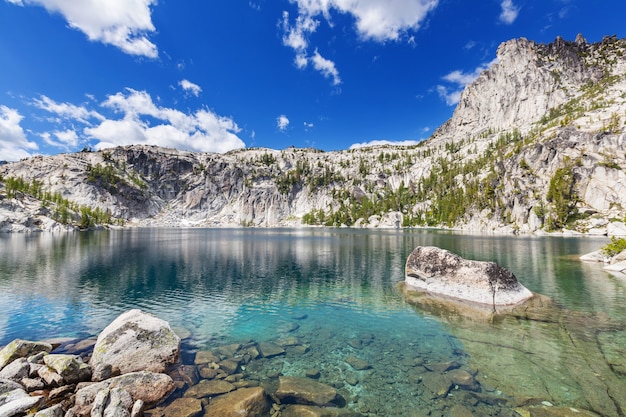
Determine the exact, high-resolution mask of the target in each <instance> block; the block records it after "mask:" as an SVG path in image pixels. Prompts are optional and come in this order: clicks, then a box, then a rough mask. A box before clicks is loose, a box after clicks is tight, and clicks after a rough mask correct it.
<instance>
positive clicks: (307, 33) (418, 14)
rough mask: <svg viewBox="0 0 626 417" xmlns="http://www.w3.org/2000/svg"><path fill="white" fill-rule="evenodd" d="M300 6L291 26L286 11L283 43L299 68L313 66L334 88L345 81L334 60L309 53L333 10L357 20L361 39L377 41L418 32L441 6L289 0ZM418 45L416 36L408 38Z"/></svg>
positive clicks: (421, 1)
mask: <svg viewBox="0 0 626 417" xmlns="http://www.w3.org/2000/svg"><path fill="white" fill-rule="evenodd" d="M289 1H290V2H291V3H293V4H296V5H297V7H298V15H297V17H296V18H295V21H293V23H291V19H290V16H289V13H288V12H286V11H285V12H283V16H282V22H281V25H280V26H281V27H282V30H283V39H282V40H283V44H284V45H285V46H288V47H290V48H292V49H293V50H294V51H295V53H296V56H295V58H294V63H295V65H296V67H298V68H300V69H303V68H305V67H306V66H307V65H308V64H309V63H312V64H313V67H314V68H315V69H316V70H318V71H320V72H321V73H322V74H323V75H324V76H325V77H327V78H331V79H332V81H333V84H334V85H337V84H338V83H340V82H341V78H340V77H339V72H338V70H337V69H336V65H335V63H334V62H333V61H330V60H329V59H327V58H322V57H321V55H320V54H319V52H317V49H316V52H315V53H314V54H313V55H310V53H309V45H310V37H311V36H312V35H313V34H314V33H315V32H316V30H317V28H318V27H319V25H320V18H324V19H325V20H326V21H327V22H328V23H329V24H330V25H331V26H332V24H333V23H332V19H331V11H336V12H339V13H342V14H347V15H350V16H352V17H353V18H354V21H355V29H356V33H357V34H358V36H359V37H360V38H361V39H364V40H374V41H377V42H385V41H390V40H391V41H397V40H400V39H401V38H402V37H403V36H404V35H405V34H406V33H408V32H409V31H415V30H418V29H419V28H420V26H421V23H422V22H423V20H424V19H425V18H426V16H427V15H428V13H429V12H430V11H432V10H434V9H435V8H436V7H437V4H438V0H388V1H385V2H381V1H376V0H289ZM406 40H407V42H409V43H414V42H415V40H414V38H413V37H412V36H406Z"/></svg>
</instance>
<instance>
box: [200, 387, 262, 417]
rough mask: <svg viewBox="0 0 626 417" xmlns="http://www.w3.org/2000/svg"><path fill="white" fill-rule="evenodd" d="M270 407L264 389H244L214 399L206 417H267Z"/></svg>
mask: <svg viewBox="0 0 626 417" xmlns="http://www.w3.org/2000/svg"><path fill="white" fill-rule="evenodd" d="M269 407H270V405H269V402H268V400H267V397H266V396H265V390H263V388H261V387H255V388H242V389H238V390H237V391H233V392H231V393H228V394H225V395H221V396H219V397H217V398H215V399H213V400H212V401H211V402H210V403H209V405H208V406H207V407H206V409H205V412H204V417H257V416H263V415H265V412H266V411H267V410H268V409H269Z"/></svg>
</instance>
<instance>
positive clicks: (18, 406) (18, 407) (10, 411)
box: [0, 393, 44, 417]
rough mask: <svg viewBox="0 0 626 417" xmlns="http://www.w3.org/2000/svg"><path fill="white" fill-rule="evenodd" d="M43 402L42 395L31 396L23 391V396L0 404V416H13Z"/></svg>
mask: <svg viewBox="0 0 626 417" xmlns="http://www.w3.org/2000/svg"><path fill="white" fill-rule="evenodd" d="M43 402H44V397H43V396H36V397H31V396H30V395H28V394H26V393H24V395H23V396H19V397H18V398H15V399H13V400H12V401H9V402H7V403H6V404H3V405H1V406H0V417H13V416H16V415H18V414H22V413H25V412H27V411H28V410H30V409H31V408H33V407H36V406H38V405H40V404H42V403H43Z"/></svg>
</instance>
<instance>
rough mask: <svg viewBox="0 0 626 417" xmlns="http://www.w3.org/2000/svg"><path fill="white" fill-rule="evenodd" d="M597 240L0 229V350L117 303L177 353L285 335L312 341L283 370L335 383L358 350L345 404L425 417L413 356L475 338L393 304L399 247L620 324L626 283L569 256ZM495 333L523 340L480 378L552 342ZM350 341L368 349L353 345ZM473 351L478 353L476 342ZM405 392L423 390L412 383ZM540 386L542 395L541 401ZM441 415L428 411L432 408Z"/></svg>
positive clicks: (446, 351) (529, 329) (83, 326)
mask: <svg viewBox="0 0 626 417" xmlns="http://www.w3.org/2000/svg"><path fill="white" fill-rule="evenodd" d="M605 241H606V240H605V239H598V238H555V237H520V238H516V237H511V236H484V235H470V234H454V233H446V232H435V231H396V230H393V231H363V230H350V229H301V230H300V229H269V230H267V229H189V230H184V229H183V230H181V229H172V230H163V229H134V230H119V231H106V232H94V233H73V234H60V235H55V234H38V235H2V236H0V344H5V343H7V342H8V341H10V340H12V339H14V338H18V337H20V338H27V339H43V338H47V337H53V336H66V335H67V336H80V337H86V336H92V335H95V334H98V333H99V332H100V331H101V330H102V328H104V327H105V326H106V325H107V324H108V323H109V322H110V321H112V320H113V319H114V318H115V317H116V316H117V315H119V314H120V313H121V312H122V311H125V310H127V309H130V308H142V309H144V310H146V311H149V312H152V313H154V314H156V315H158V316H159V317H161V318H163V319H165V320H167V321H169V322H170V323H171V324H172V325H173V326H174V327H175V328H184V329H185V330H184V331H185V334H186V336H187V337H186V339H185V347H186V349H190V350H193V349H202V348H206V347H210V346H214V345H216V344H220V343H222V344H224V343H229V342H238V341H244V340H249V339H253V340H256V341H262V340H275V339H276V338H280V337H283V336H284V334H285V332H291V331H293V332H295V333H293V334H295V335H297V336H298V337H300V338H302V339H303V340H304V341H305V342H306V344H307V345H308V346H310V347H311V351H310V352H311V353H307V354H303V355H301V356H298V357H294V358H289V359H288V362H289V363H288V364H286V362H285V359H284V358H282V359H280V360H281V361H283V362H284V363H282V364H281V366H284V368H281V369H284V371H283V373H286V372H294V373H297V372H298V370H302V369H305V368H306V367H310V366H312V364H315V365H316V366H320V364H324V366H325V367H326V368H324V369H327V371H326V376H327V377H328V378H331V377H332V375H335V376H337V375H339V376H341V377H343V376H345V375H349V374H351V373H353V372H354V371H353V370H351V368H350V367H348V365H346V364H345V362H344V359H345V357H346V356H347V355H349V354H354V353H355V352H357V353H358V354H359V355H360V357H362V358H364V359H366V360H368V361H369V362H370V363H372V364H373V369H372V370H370V371H367V372H369V373H368V374H363V375H361V376H359V378H362V379H361V383H359V384H357V385H354V386H350V387H348V386H346V388H345V389H346V390H347V391H349V395H348V394H346V395H348V396H349V397H350V398H352V399H353V401H354V402H355V403H361V404H365V405H364V407H366V408H367V409H369V410H371V412H372V413H376V412H378V413H379V415H414V414H412V411H411V410H415V409H417V408H419V407H425V406H427V407H428V408H427V409H428V410H431V411H433V410H435V411H433V412H435V414H436V412H438V411H436V409H432V407H439V406H437V405H433V404H432V401H431V399H430V398H429V397H428V398H425V397H423V396H422V395H419V396H418V395H417V394H416V392H417V391H416V390H417V388H416V384H418V383H420V381H421V379H420V378H422V372H425V371H424V370H423V369H422V368H420V366H421V365H419V366H418V365H416V363H415V359H416V358H419V359H420V360H422V361H425V362H426V363H428V362H437V361H448V360H457V361H460V362H462V363H463V364H466V362H467V361H468V360H472V358H469V357H468V356H467V354H468V351H469V350H468V349H466V347H464V344H465V345H468V344H469V343H470V342H472V339H471V338H472V337H476V336H477V335H478V333H476V332H475V331H474V330H471V329H470V330H469V331H462V330H463V327H462V326H458V325H457V324H454V323H452V325H451V326H452V327H446V326H445V324H442V322H441V321H440V320H439V319H437V320H433V319H431V318H429V317H428V316H427V315H426V314H423V313H419V312H418V313H416V312H415V311H414V310H413V309H412V308H411V307H409V306H407V305H406V304H405V302H404V300H403V298H402V297H401V296H400V295H399V294H398V293H397V292H396V290H395V284H396V283H398V282H400V281H402V280H403V279H404V265H405V260H406V257H407V256H408V254H409V253H410V252H411V250H412V249H413V248H414V247H416V246H418V245H435V246H439V247H443V248H446V249H449V250H451V251H453V252H456V253H458V254H460V255H461V256H464V257H467V258H471V259H479V260H493V261H496V262H498V263H500V264H501V265H503V266H505V267H506V268H508V269H510V270H511V271H513V272H514V273H515V275H516V276H517V277H518V278H519V279H520V280H521V281H522V283H523V284H524V285H526V286H527V287H528V288H530V289H531V290H532V291H535V292H539V293H543V294H546V295H548V296H550V297H553V298H554V299H555V300H556V302H557V303H558V304H559V305H560V306H562V307H564V308H567V309H570V310H576V311H579V312H583V313H590V312H601V313H603V314H605V315H606V316H607V317H609V318H611V319H613V320H617V321H622V322H626V283H625V282H624V281H623V280H620V279H618V278H615V277H613V276H611V275H609V274H607V273H606V272H604V271H602V270H601V268H600V267H599V266H598V265H589V264H582V263H580V262H579V261H578V260H577V259H576V256H574V255H579V254H582V253H586V252H590V251H592V250H595V249H597V248H598V247H599V246H601V245H602V244H604V243H605ZM295 317H306V319H305V320H301V321H298V320H295V319H294V318H295ZM294 321H296V322H297V323H296V325H294ZM585 323H588V322H585ZM586 325H588V324H586ZM499 326H500V327H498V328H497V329H495V330H494V329H487V330H486V331H485V333H484V334H485V335H486V336H485V337H487V338H488V337H492V338H493V333H492V332H493V331H496V333H497V334H498V335H501V336H502V337H504V336H503V335H506V333H507V332H510V331H513V332H515V331H518V332H519V334H521V335H524V337H523V340H522V341H520V342H519V343H520V349H519V352H520V354H521V355H522V356H521V357H520V358H517V357H515V356H510V355H509V356H504V355H500V356H499V357H500V358H502V360H501V361H495V362H493V364H492V365H493V369H491V370H489V369H481V372H483V373H484V374H486V375H488V374H490V373H493V372H498V370H497V367H498V366H501V367H509V368H510V367H512V366H513V364H512V363H507V362H506V360H511V361H513V362H519V363H525V362H524V361H533V360H534V359H533V358H534V356H533V355H525V356H524V354H523V352H526V351H527V350H526V349H525V347H524V344H525V343H532V344H534V345H536V346H550V345H554V343H555V342H554V340H556V339H558V338H556V339H555V337H554V335H552V334H549V332H546V330H545V329H544V328H542V327H541V326H542V325H541V324H540V323H539V324H533V326H529V325H528V324H527V323H526V324H524V323H522V322H506V323H501V324H500V325H499ZM516 326H517V328H516ZM290 334H291V333H290ZM490 334H491V336H489V335H490ZM583 334H584V332H583ZM459 338H460V340H461V341H462V343H460V342H459ZM620 339H621V337H620ZM351 340H361V341H369V342H368V343H370V344H369V345H368V347H367V349H363V350H362V351H354V349H353V348H352V347H350V346H351V345H350V341H351ZM477 343H478V346H481V345H480V343H482V341H478V342H477ZM601 343H602V349H603V352H605V354H606V355H607V356H610V357H612V358H613V359H612V363H613V364H615V366H617V365H616V364H617V363H618V359H619V355H620V352H622V351H621V350H619V348H614V346H615V345H618V346H619V343H614V344H611V340H610V338H606V337H605V338H604V339H603V340H602V341H601ZM475 345H476V343H474V346H475ZM559 349H561V347H560V346H552V347H551V348H550V349H548V348H546V352H558V354H557V353H554V355H553V356H549V357H550V360H549V361H548V362H546V363H550V364H554V366H553V368H554V367H556V366H557V364H558V366H564V364H567V361H568V357H569V355H570V354H571V353H572V352H568V351H563V350H559ZM470 350H473V349H470ZM472 354H473V355H474V356H475V358H474V359H475V360H479V359H481V360H483V359H484V361H481V363H484V364H486V365H485V366H489V355H490V354H491V355H497V352H496V351H495V350H490V349H484V348H483V349H482V350H481V349H480V348H478V349H476V351H475V352H473V353H472ZM481 354H483V355H484V356H485V357H484V358H481V357H480V356H481ZM549 355H552V353H549ZM511 358H512V359H511ZM615 358H618V359H615ZM418 369H421V370H420V371H419V372H418ZM531 369H534V368H531V367H530V366H528V367H527V370H528V371H529V372H530V370H531ZM568 369H571V372H572V373H573V372H574V371H575V369H574V368H568ZM568 372H570V371H569V370H568ZM322 375H323V377H324V372H322ZM550 375H552V374H550V373H547V374H546V378H544V376H542V375H524V374H523V373H520V375H519V378H516V379H515V381H518V382H519V384H520V386H522V385H523V386H528V388H529V390H530V391H531V392H532V389H530V388H532V386H534V385H533V384H546V383H547V382H546V381H547V380H550V381H551V382H549V383H548V384H552V383H555V384H556V382H555V381H557V379H558V378H560V377H562V376H563V375H554V378H552V376H550ZM568 375H569V374H568ZM355 378H356V377H355ZM356 380H358V378H356ZM336 383H337V384H343V382H342V381H336ZM484 385H485V386H487V385H488V384H487V382H486V381H485V382H484ZM552 386H560V387H565V388H567V389H569V392H570V394H571V395H572V396H574V397H576V396H580V395H582V393H581V391H580V384H578V383H577V382H576V381H575V380H573V382H571V383H569V382H568V383H567V384H561V385H550V387H552ZM366 387H369V388H366ZM389 387H403V388H401V389H400V388H398V389H397V390H396V391H397V392H395V393H394V394H393V395H394V396H395V397H393V398H392V397H385V398H383V400H382V401H380V400H375V399H374V397H380V391H379V390H380V389H385V390H389ZM418 388H420V389H419V390H418V391H424V392H426V390H425V389H424V388H423V387H421V385H420V386H419V387H418ZM494 389H495V388H494ZM558 389H561V388H558ZM548 391H549V390H548ZM548 391H546V390H543V391H541V392H542V395H548V394H545V393H546V392H548ZM385 392H386V391H385ZM548 393H549V392H548ZM390 395H391V394H390ZM459 398H461V397H459ZM556 398H565V399H567V398H568V397H567V396H565V397H563V396H561V397H556ZM385 400H386V401H385ZM400 402H401V403H403V404H404V405H403V407H405V408H404V409H403V411H402V412H397V413H395V414H393V413H392V414H389V410H388V409H387V408H386V407H391V406H392V405H394V404H397V403H400ZM495 403H497V402H494V404H495ZM441 407H444V408H441ZM445 407H447V406H444V405H441V404H440V408H441V410H443V409H447V408H445ZM441 410H439V411H441ZM485 412H486V411H485ZM489 413H491V414H492V415H495V414H493V413H496V412H495V411H493V410H491V411H489ZM496 414H497V413H496ZM507 415H508V414H507Z"/></svg>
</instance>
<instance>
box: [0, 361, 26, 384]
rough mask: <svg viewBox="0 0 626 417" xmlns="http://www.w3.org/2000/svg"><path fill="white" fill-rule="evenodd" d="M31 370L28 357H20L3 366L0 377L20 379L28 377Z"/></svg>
mask: <svg viewBox="0 0 626 417" xmlns="http://www.w3.org/2000/svg"><path fill="white" fill-rule="evenodd" d="M29 372H30V364H29V363H28V360H26V358H19V359H16V360H14V361H13V362H11V363H10V364H8V365H7V366H5V367H4V368H2V370H1V371H0V378H4V379H11V380H13V381H19V380H21V379H22V378H28V374H29Z"/></svg>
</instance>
